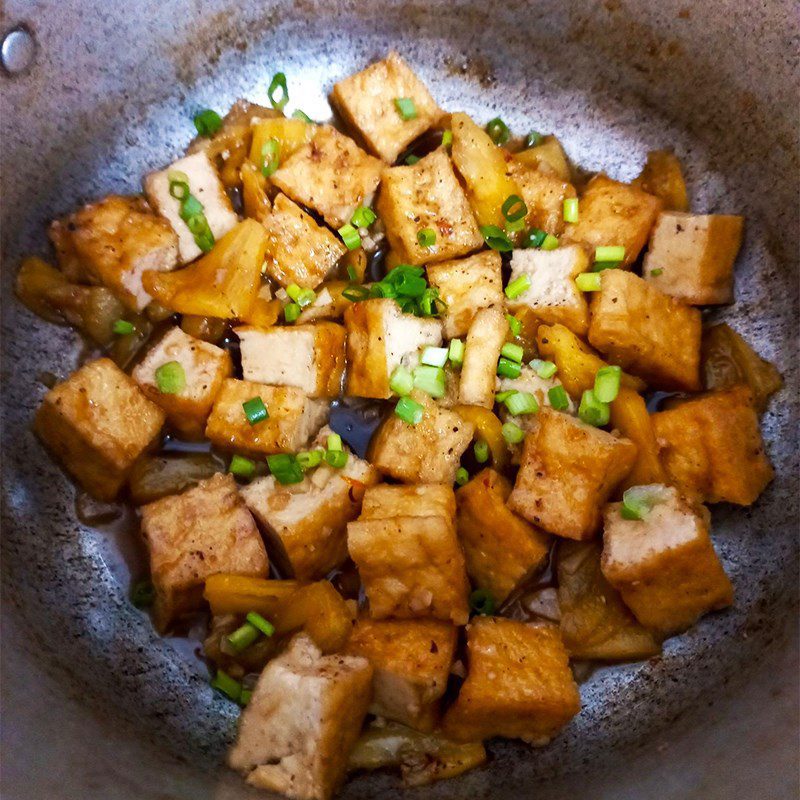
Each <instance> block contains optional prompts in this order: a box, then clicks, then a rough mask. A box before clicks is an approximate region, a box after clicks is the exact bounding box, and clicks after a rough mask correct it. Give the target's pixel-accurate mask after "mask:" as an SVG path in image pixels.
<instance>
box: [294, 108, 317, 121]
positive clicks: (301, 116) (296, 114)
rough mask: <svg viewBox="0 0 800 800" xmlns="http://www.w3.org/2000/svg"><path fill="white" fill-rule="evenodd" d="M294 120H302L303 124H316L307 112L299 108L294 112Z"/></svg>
mask: <svg viewBox="0 0 800 800" xmlns="http://www.w3.org/2000/svg"><path fill="white" fill-rule="evenodd" d="M292 119H301V120H303V122H308V123H309V124H310V125H313V124H314V120H313V119H311V117H309V116H308V114H306V112H305V111H301V110H300V109H299V108H297V109H295V110H294V111H292Z"/></svg>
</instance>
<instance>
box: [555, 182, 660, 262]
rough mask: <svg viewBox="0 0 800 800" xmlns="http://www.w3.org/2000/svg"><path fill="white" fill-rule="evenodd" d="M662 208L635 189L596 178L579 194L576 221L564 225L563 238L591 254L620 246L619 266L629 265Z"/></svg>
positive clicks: (650, 195) (645, 240) (657, 202)
mask: <svg viewBox="0 0 800 800" xmlns="http://www.w3.org/2000/svg"><path fill="white" fill-rule="evenodd" d="M662 205H663V204H662V201H661V200H660V199H659V198H658V197H654V196H653V195H652V194H648V193H647V192H645V191H642V189H640V188H639V187H638V186H632V185H631V184H628V183H620V182H619V181H614V180H611V178H609V177H607V176H606V175H602V174H601V175H596V176H595V177H594V178H592V180H590V181H589V183H588V184H587V186H586V188H585V189H584V190H583V194H582V195H581V198H580V204H579V212H578V221H577V222H574V223H568V224H567V225H566V226H565V229H564V236H565V237H566V238H568V239H571V240H572V241H573V242H582V243H584V244H585V245H586V246H587V247H588V248H589V250H590V252H591V253H592V255H594V250H595V248H597V247H603V246H614V245H617V246H619V245H621V246H622V247H624V248H625V258H624V259H623V261H622V266H629V265H630V264H633V262H634V261H636V259H637V258H638V257H639V253H640V252H641V250H642V248H643V247H644V246H645V244H646V243H647V240H648V238H649V237H650V231H651V230H652V228H653V225H654V224H655V221H656V217H657V216H658V213H659V212H660V211H661V207H662Z"/></svg>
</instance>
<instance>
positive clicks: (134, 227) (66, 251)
mask: <svg viewBox="0 0 800 800" xmlns="http://www.w3.org/2000/svg"><path fill="white" fill-rule="evenodd" d="M50 238H51V239H52V241H53V244H54V245H55V248H56V253H57V254H58V261H59V266H60V267H61V270H62V272H63V273H64V274H65V275H66V276H67V278H69V280H71V281H73V282H77V283H80V282H83V281H86V280H88V281H89V282H90V283H102V284H103V285H104V286H107V287H108V288H109V289H111V291H112V292H114V294H115V295H116V296H117V298H119V300H120V301H121V302H122V303H124V304H125V305H126V306H127V307H128V308H130V309H133V310H134V311H141V310H142V309H143V308H144V307H145V306H146V305H147V304H148V303H149V302H150V299H151V298H150V295H149V294H148V293H147V292H146V291H145V289H144V287H143V286H142V274H143V273H144V272H145V270H155V271H158V272H165V271H169V270H173V269H175V267H176V266H177V265H178V237H177V236H176V235H175V232H174V231H173V230H172V228H171V227H170V224H169V223H168V222H167V221H166V220H165V219H163V218H161V217H159V216H156V215H155V214H154V213H153V212H152V211H151V210H150V208H149V206H148V205H147V203H145V202H144V200H142V199H141V198H139V197H120V196H118V195H111V196H110V197H106V198H105V199H104V200H100V201H99V202H97V203H91V204H89V205H87V206H84V207H83V208H82V209H80V211H76V212H75V213H74V214H72V215H70V216H69V217H66V218H64V219H61V220H56V221H55V222H53V224H52V225H51V226H50Z"/></svg>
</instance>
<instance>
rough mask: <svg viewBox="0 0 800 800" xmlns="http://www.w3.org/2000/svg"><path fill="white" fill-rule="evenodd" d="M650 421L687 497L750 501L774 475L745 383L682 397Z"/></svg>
mask: <svg viewBox="0 0 800 800" xmlns="http://www.w3.org/2000/svg"><path fill="white" fill-rule="evenodd" d="M652 421H653V428H654V431H655V435H656V439H657V441H658V443H659V445H660V446H661V452H660V456H661V462H662V464H663V465H664V469H666V471H667V474H668V475H669V478H670V481H671V482H672V483H674V484H675V485H676V486H678V487H679V488H680V489H681V491H682V492H683V493H684V494H685V495H687V496H689V497H692V498H696V499H698V500H700V501H701V502H704V503H721V502H728V503H736V504H737V505H740V506H749V505H751V504H753V503H755V501H756V500H757V499H758V496H759V495H760V494H761V492H763V491H764V489H765V488H766V487H767V485H768V484H769V482H770V481H771V480H772V478H773V477H774V472H773V469H772V465H771V464H770V462H769V458H768V457H767V454H766V452H765V448H764V441H763V439H762V438H761V430H760V429H759V425H758V414H757V413H756V410H755V408H754V406H753V395H752V392H751V391H750V389H748V388H747V387H745V386H735V387H733V388H732V389H727V390H722V391H716V392H709V393H708V394H705V395H702V396H700V397H695V398H692V399H690V400H686V401H683V402H681V403H680V404H678V405H676V406H675V407H674V408H670V409H668V410H666V411H659V412H658V413H657V414H653V416H652Z"/></svg>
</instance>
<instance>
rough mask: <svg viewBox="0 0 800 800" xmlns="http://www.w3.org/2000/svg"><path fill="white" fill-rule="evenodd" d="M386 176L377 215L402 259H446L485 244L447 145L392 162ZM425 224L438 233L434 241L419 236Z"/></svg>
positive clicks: (409, 261)
mask: <svg viewBox="0 0 800 800" xmlns="http://www.w3.org/2000/svg"><path fill="white" fill-rule="evenodd" d="M381 180H382V183H381V191H380V194H379V195H378V202H377V210H378V215H379V216H380V218H381V219H382V220H383V223H384V225H385V226H386V237H387V238H388V240H389V244H390V245H391V247H392V250H394V251H395V252H396V253H397V254H398V256H399V257H400V259H401V260H402V261H403V263H406V264H414V265H419V264H428V263H434V262H438V261H447V260H448V259H453V258H458V257H459V256H465V255H467V254H468V253H471V252H472V251H473V250H478V249H479V248H480V247H481V246H482V245H483V236H481V232H480V230H479V229H478V224H477V223H476V222H475V217H474V216H473V213H472V209H471V208H470V205H469V202H468V201H467V196H466V194H465V193H464V190H463V189H462V188H461V184H460V183H459V182H458V178H456V174H455V172H454V170H453V165H452V163H451V162H450V159H449V158H448V156H447V153H446V152H444V151H443V150H434V151H433V152H432V153H430V154H429V155H427V156H425V158H421V159H420V160H419V161H418V162H417V163H416V164H413V165H412V166H408V167H389V168H387V169H385V170H384V171H383V175H382V179H381ZM425 229H430V230H432V231H433V232H434V233H435V234H436V240H435V242H434V243H433V244H432V245H431V246H430V247H424V246H423V245H422V244H420V242H419V239H418V238H417V235H418V234H419V232H420V231H421V230H425Z"/></svg>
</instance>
